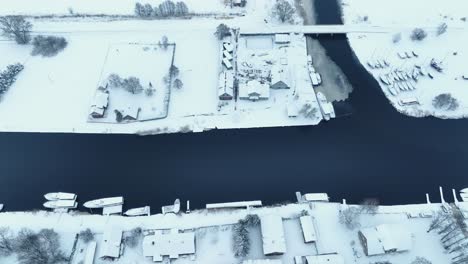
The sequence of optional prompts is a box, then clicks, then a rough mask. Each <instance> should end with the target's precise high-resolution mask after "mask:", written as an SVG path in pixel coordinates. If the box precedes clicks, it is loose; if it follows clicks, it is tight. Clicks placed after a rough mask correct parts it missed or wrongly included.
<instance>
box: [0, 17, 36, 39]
mask: <svg viewBox="0 0 468 264" xmlns="http://www.w3.org/2000/svg"><path fill="white" fill-rule="evenodd" d="M0 29H1V30H2V32H3V34H4V35H5V36H7V37H10V38H12V39H14V40H15V41H16V43H18V44H28V43H29V42H30V41H31V29H32V24H31V22H29V21H26V20H25V19H24V17H22V16H6V17H0Z"/></svg>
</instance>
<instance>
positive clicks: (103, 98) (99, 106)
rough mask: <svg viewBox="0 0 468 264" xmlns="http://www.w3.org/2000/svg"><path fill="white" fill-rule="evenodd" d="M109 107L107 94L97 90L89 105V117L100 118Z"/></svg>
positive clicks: (104, 91)
mask: <svg viewBox="0 0 468 264" xmlns="http://www.w3.org/2000/svg"><path fill="white" fill-rule="evenodd" d="M108 105H109V93H108V91H106V90H101V89H98V90H97V91H96V94H95V95H94V101H93V103H92V104H91V111H90V113H89V114H90V115H91V116H92V117H93V118H101V117H103V116H104V112H105V110H106V108H107V106H108Z"/></svg>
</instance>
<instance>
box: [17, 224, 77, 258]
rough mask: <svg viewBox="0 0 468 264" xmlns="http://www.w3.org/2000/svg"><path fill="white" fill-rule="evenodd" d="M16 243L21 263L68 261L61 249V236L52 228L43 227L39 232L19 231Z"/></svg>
mask: <svg viewBox="0 0 468 264" xmlns="http://www.w3.org/2000/svg"><path fill="white" fill-rule="evenodd" d="M15 244H16V251H17V254H18V261H19V263H21V264H55V263H63V262H66V261H68V259H67V258H66V257H65V255H64V253H63V252H62V251H61V250H60V237H59V235H58V234H57V233H56V232H55V231H54V230H52V229H42V230H40V231H39V232H38V233H34V232H33V231H31V230H29V229H23V230H21V231H20V232H19V234H18V236H17V238H16V241H15Z"/></svg>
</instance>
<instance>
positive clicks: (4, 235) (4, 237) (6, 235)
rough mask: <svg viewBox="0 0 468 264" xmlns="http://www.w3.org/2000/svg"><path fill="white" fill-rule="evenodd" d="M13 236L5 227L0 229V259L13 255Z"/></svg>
mask: <svg viewBox="0 0 468 264" xmlns="http://www.w3.org/2000/svg"><path fill="white" fill-rule="evenodd" d="M13 243H14V240H13V234H12V232H11V231H10V229H9V228H7V227H2V228H0V257H4V256H9V255H11V254H12V253H13V246H14V244H13Z"/></svg>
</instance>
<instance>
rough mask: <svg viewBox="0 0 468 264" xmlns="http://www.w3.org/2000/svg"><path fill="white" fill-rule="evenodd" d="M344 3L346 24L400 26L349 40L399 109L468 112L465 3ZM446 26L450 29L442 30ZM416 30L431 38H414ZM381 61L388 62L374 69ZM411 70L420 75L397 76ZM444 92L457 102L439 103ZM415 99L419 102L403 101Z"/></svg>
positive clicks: (425, 113) (429, 113) (430, 112)
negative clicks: (409, 102) (432, 63)
mask: <svg viewBox="0 0 468 264" xmlns="http://www.w3.org/2000/svg"><path fill="white" fill-rule="evenodd" d="M341 2H342V4H341V6H342V10H343V20H344V23H345V24H358V25H369V24H371V25H374V26H379V25H380V26H391V27H394V28H395V30H394V32H388V33H379V34H371V33H369V34H348V39H349V43H350V45H351V47H352V49H353V50H354V52H355V54H356V55H357V57H358V59H359V61H360V62H361V63H362V64H363V65H365V67H366V69H367V70H368V71H369V72H370V73H371V74H372V75H373V76H374V77H375V78H376V80H378V81H379V84H380V86H381V88H382V91H383V92H384V94H385V95H386V96H387V98H388V99H389V101H390V103H391V104H392V105H393V106H394V107H395V108H396V109H397V110H398V111H399V112H401V113H404V114H407V115H410V116H415V117H424V116H436V117H439V118H464V117H467V116H468V89H467V87H468V80H465V79H464V78H463V76H465V77H468V76H467V75H468V71H467V69H466V61H467V60H468V50H467V45H466V44H467V43H468V31H467V30H466V29H467V24H468V23H467V22H466V19H467V18H466V12H465V11H464V10H466V8H467V7H468V6H467V4H466V1H459V0H454V1H449V2H443V1H437V0H431V1H421V0H417V1H411V2H407V1H367V0H342V1H341ZM444 24H445V25H446V30H443V29H442V28H444V27H445V26H443V25H444ZM415 28H422V29H423V30H424V31H425V32H426V34H427V36H426V37H425V38H424V39H422V40H412V38H411V36H412V34H413V30H414V29H415ZM406 54H408V55H409V56H406ZM408 57H409V58H408ZM379 61H380V62H382V63H381V64H384V65H383V66H382V67H380V66H378V65H377V67H374V66H375V65H376V64H379ZM431 62H436V63H437V64H439V65H441V66H442V72H438V71H437V70H436V69H435V68H434V67H432V66H431V65H430V64H431ZM369 63H370V64H371V65H369ZM387 64H388V65H387ZM406 73H408V75H412V74H413V73H415V74H416V75H415V76H395V74H397V75H401V74H404V75H406ZM400 77H403V78H400ZM382 78H383V79H384V80H382ZM385 82H390V84H386V83H385ZM441 94H450V95H451V97H452V98H454V99H455V101H456V102H455V103H453V100H441V101H440V103H439V104H437V103H435V102H434V99H435V98H436V97H437V96H439V95H441ZM413 100H414V102H415V104H411V105H405V104H404V102H405V101H407V102H408V101H413ZM456 105H458V107H455V106H456Z"/></svg>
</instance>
